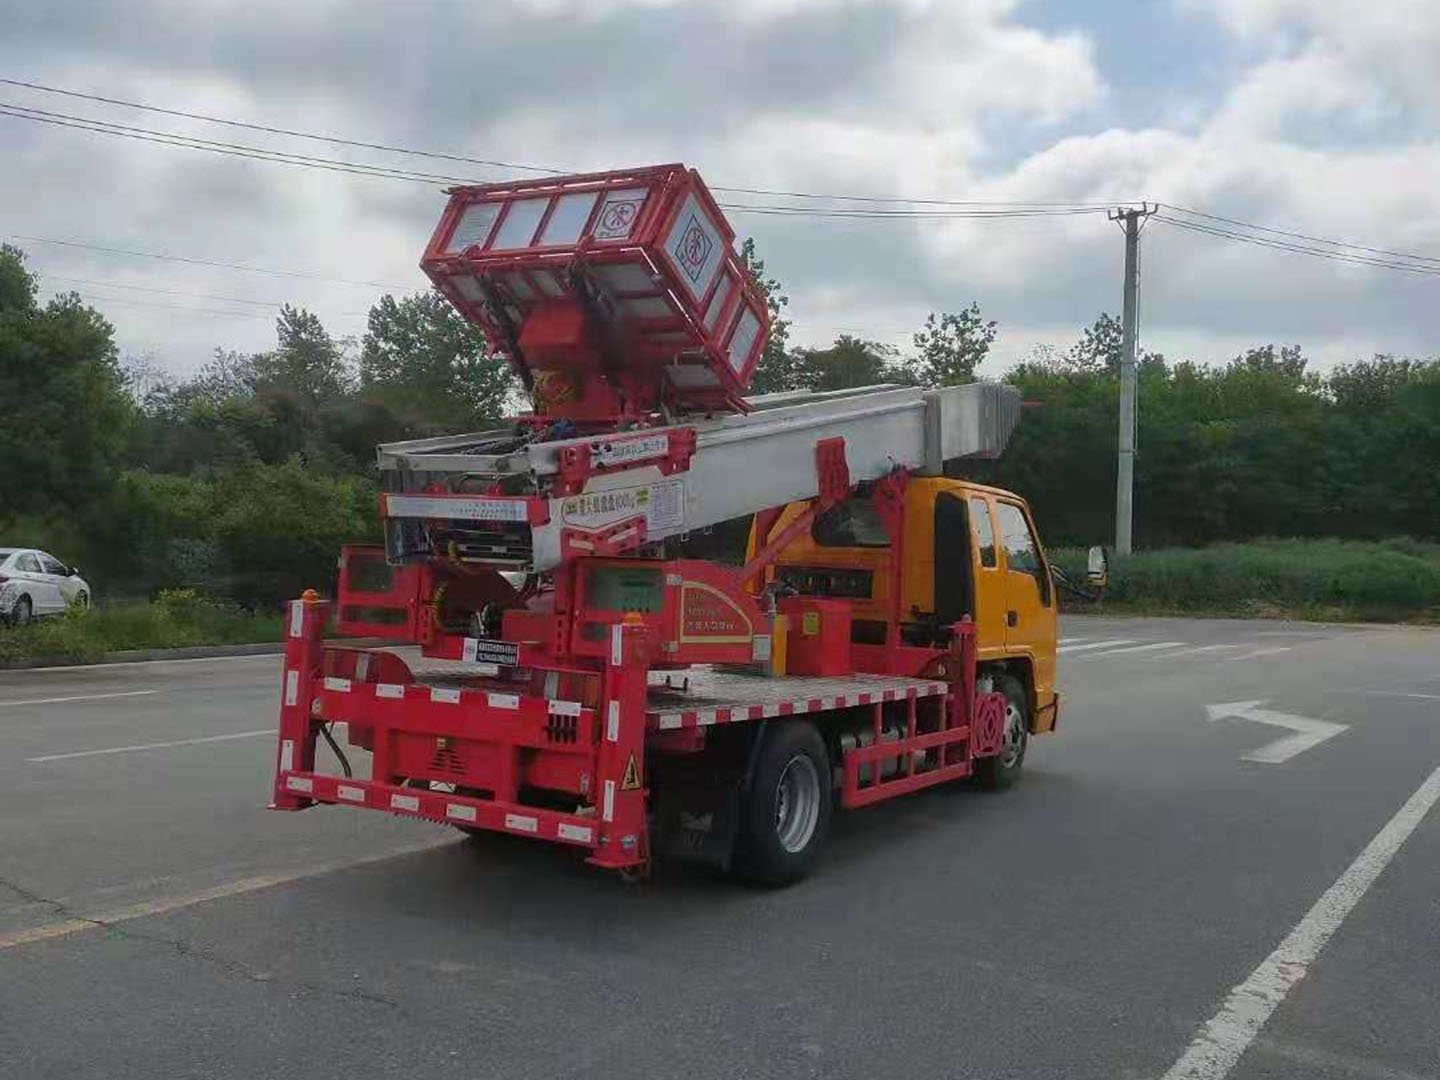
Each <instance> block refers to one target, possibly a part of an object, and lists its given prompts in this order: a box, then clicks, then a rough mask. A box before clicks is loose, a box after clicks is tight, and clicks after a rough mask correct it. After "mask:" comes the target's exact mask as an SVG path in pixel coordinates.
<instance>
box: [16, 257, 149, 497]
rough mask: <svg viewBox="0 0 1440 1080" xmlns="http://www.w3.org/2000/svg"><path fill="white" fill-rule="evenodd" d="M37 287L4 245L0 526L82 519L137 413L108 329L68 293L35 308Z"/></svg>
mask: <svg viewBox="0 0 1440 1080" xmlns="http://www.w3.org/2000/svg"><path fill="white" fill-rule="evenodd" d="M38 289H39V284H38V281H37V280H36V278H35V276H34V275H33V274H31V273H30V272H29V270H27V269H26V267H25V256H24V254H23V253H22V252H21V251H19V250H18V249H17V248H13V247H9V246H5V247H0V402H4V403H5V405H6V409H7V412H6V420H5V422H3V423H0V463H3V468H0V519H3V518H9V517H12V516H14V515H19V514H30V515H40V516H45V515H52V514H57V515H58V514H64V515H70V516H73V515H77V514H82V513H86V512H88V511H89V510H90V509H91V508H92V507H93V504H94V502H95V500H96V499H97V498H98V497H100V496H101V495H103V494H104V492H105V491H106V490H107V489H108V488H109V486H110V484H111V483H112V481H113V478H114V468H115V464H114V463H115V460H116V458H117V457H118V456H119V453H120V451H121V449H122V448H123V446H124V443H125V438H126V433H127V431H128V429H129V426H130V423H131V421H132V418H133V415H134V405H133V403H132V402H131V400H130V398H129V395H128V394H127V392H126V388H125V376H124V373H123V372H122V371H121V369H120V363H119V356H118V353H117V351H116V348H115V340H114V329H113V328H112V327H111V325H110V323H109V322H107V321H106V320H105V318H104V317H103V316H102V315H101V314H100V313H99V312H97V311H95V310H94V309H93V308H89V307H86V306H85V305H84V304H82V303H81V302H80V297H79V296H77V295H76V294H74V293H68V294H65V295H61V296H57V297H55V298H54V299H52V300H51V301H50V302H49V303H48V304H46V305H45V306H44V307H41V306H39V305H38V303H37V302H36V294H37V292H38Z"/></svg>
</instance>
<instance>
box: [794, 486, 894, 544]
mask: <svg viewBox="0 0 1440 1080" xmlns="http://www.w3.org/2000/svg"><path fill="white" fill-rule="evenodd" d="M810 537H811V539H812V540H814V541H815V543H817V544H819V545H820V546H821V547H843V548H856V547H861V548H883V547H889V546H890V537H889V536H888V535H886V532H885V523H884V522H883V521H882V520H881V519H880V511H878V510H876V509H875V504H874V503H873V502H872V501H871V500H870V498H869V496H866V495H855V496H852V497H851V498H848V499H846V500H845V501H844V502H842V503H836V504H835V505H834V506H832V507H831V508H830V509H829V510H826V511H825V512H824V513H823V514H821V515H820V516H819V517H817V518H816V519H815V524H814V525H812V526H811V527H810Z"/></svg>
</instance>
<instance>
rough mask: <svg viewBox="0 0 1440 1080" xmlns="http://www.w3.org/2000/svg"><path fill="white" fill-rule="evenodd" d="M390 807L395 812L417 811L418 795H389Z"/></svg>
mask: <svg viewBox="0 0 1440 1080" xmlns="http://www.w3.org/2000/svg"><path fill="white" fill-rule="evenodd" d="M390 805H391V806H392V807H393V808H394V809H396V810H419V809H420V796H418V795H391V796H390Z"/></svg>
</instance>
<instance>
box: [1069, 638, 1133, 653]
mask: <svg viewBox="0 0 1440 1080" xmlns="http://www.w3.org/2000/svg"><path fill="white" fill-rule="evenodd" d="M1134 640H1135V639H1134V638H1115V639H1114V640H1113V641H1092V642H1090V644H1088V645H1065V646H1062V647H1060V648H1058V649H1056V650H1055V651H1056V652H1062V653H1067V652H1084V651H1085V650H1086V649H1104V648H1106V647H1108V646H1110V645H1129V644H1130V643H1131V642H1132V641H1134Z"/></svg>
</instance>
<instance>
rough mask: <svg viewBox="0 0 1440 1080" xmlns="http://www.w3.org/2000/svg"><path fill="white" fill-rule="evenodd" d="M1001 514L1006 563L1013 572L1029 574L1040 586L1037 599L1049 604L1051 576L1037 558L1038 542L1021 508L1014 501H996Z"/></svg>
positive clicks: (1001, 533) (1038, 553) (1038, 555)
mask: <svg viewBox="0 0 1440 1080" xmlns="http://www.w3.org/2000/svg"><path fill="white" fill-rule="evenodd" d="M995 510H996V512H997V513H998V515H999V517H1000V543H1001V544H1003V545H1004V547H1005V563H1006V565H1007V566H1008V567H1009V568H1010V570H1011V572H1012V573H1016V574H1029V575H1030V576H1031V577H1033V578H1034V579H1035V583H1036V584H1037V585H1039V586H1040V602H1041V603H1042V604H1044V605H1045V606H1046V607H1049V606H1050V578H1049V575H1048V574H1046V572H1045V564H1044V563H1043V562H1041V560H1040V545H1039V544H1038V543H1037V542H1036V540H1035V534H1034V533H1033V532H1032V531H1031V530H1030V522H1029V521H1027V520H1026V518H1025V514H1024V511H1022V510H1021V509H1020V507H1018V506H1016V505H1015V504H1014V503H1005V502H1002V503H996V504H995Z"/></svg>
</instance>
